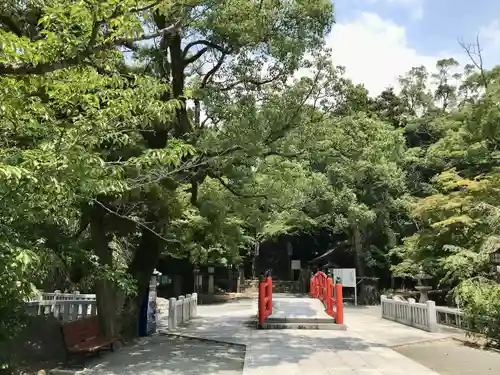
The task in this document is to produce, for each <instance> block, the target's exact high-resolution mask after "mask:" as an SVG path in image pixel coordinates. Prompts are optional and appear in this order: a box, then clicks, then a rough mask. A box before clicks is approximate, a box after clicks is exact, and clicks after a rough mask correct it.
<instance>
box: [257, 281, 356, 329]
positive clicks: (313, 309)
mask: <svg viewBox="0 0 500 375" xmlns="http://www.w3.org/2000/svg"><path fill="white" fill-rule="evenodd" d="M258 309H259V313H258V317H259V327H260V328H298V329H300V328H302V329H346V327H345V325H344V309H343V305H342V284H335V283H334V281H333V279H332V278H331V277H329V276H327V275H326V274H325V273H324V272H317V273H316V274H315V275H314V276H313V277H312V278H311V281H310V296H309V297H307V296H288V295H275V298H274V300H273V280H272V278H271V277H263V278H261V280H260V283H259V308H258Z"/></svg>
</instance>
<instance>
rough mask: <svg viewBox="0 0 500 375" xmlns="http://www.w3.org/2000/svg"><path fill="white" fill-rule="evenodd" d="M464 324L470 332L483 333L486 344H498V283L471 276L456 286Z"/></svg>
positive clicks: (499, 300)
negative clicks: (471, 277)
mask: <svg viewBox="0 0 500 375" xmlns="http://www.w3.org/2000/svg"><path fill="white" fill-rule="evenodd" d="M457 294H458V296H459V298H460V301H461V305H462V306H461V308H462V310H463V311H464V314H465V324H466V327H467V329H468V330H469V331H470V332H471V334H480V335H484V337H485V338H486V340H487V344H488V345H490V346H495V347H499V346H500V285H499V284H498V283H496V282H494V281H491V280H488V279H485V278H473V279H470V280H467V281H464V282H462V284H461V285H460V286H459V287H458V288H457Z"/></svg>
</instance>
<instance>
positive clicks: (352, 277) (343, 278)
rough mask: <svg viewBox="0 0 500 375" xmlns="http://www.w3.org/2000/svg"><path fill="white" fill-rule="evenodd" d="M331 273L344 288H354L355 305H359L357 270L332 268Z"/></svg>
mask: <svg viewBox="0 0 500 375" xmlns="http://www.w3.org/2000/svg"><path fill="white" fill-rule="evenodd" d="M330 272H331V273H332V274H333V275H334V276H335V278H336V279H340V284H342V287H343V288H354V305H356V306H357V305H358V288H357V284H356V269H355V268H332V269H330Z"/></svg>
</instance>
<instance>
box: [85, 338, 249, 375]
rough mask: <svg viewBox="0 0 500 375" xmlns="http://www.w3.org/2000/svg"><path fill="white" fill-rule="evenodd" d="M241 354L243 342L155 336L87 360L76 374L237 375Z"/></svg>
mask: <svg viewBox="0 0 500 375" xmlns="http://www.w3.org/2000/svg"><path fill="white" fill-rule="evenodd" d="M244 355H245V347H244V346H243V345H235V344H223V343H217V342H207V341H203V340H196V339H189V338H185V337H172V336H159V335H158V336H152V337H149V338H147V339H144V340H140V342H138V343H136V344H134V345H131V346H128V347H124V348H122V349H121V350H120V351H118V352H115V353H110V354H107V355H106V356H104V357H103V358H101V359H97V358H96V359H93V360H90V361H88V362H87V363H86V368H85V370H83V371H82V372H80V373H79V374H82V375H83V374H85V375H104V374H107V375H110V374H121V375H136V374H142V375H157V374H165V375H167V374H168V375H170V374H193V375H194V374H205V375H211V374H214V375H215V374H221V375H222V374H224V375H239V374H241V372H242V370H243V361H244Z"/></svg>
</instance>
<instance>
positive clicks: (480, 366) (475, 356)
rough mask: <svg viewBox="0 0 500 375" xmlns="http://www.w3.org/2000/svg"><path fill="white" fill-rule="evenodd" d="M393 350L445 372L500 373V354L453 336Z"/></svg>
mask: <svg viewBox="0 0 500 375" xmlns="http://www.w3.org/2000/svg"><path fill="white" fill-rule="evenodd" d="M393 349H394V350H395V351H397V352H398V353H401V354H403V355H405V356H406V357H408V358H411V359H413V360H414V361H416V362H418V363H420V364H422V365H424V366H425V367H427V368H429V369H432V370H434V371H436V372H437V373H439V374H441V375H493V374H499V373H500V353H497V352H495V351H489V350H482V349H477V348H474V347H471V346H468V345H466V344H464V343H462V342H460V341H456V340H452V339H448V340H442V341H434V342H426V343H420V344H413V345H404V346H400V347H395V348H393Z"/></svg>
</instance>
